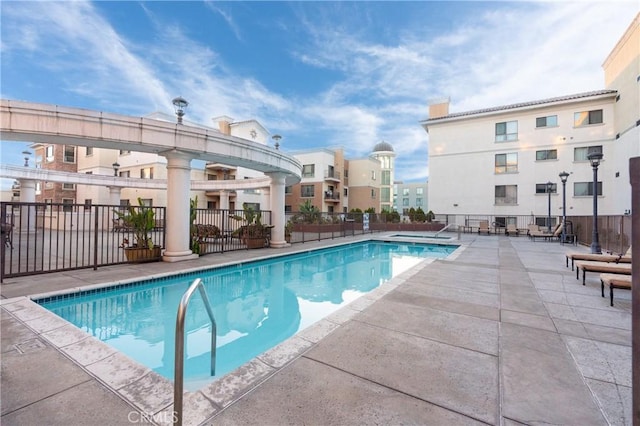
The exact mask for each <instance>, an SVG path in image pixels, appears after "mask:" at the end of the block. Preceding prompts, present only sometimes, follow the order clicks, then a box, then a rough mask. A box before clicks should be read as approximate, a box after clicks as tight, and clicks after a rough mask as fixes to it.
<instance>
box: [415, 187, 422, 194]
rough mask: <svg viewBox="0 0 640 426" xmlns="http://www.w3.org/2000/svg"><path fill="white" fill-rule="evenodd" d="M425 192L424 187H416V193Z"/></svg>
mask: <svg viewBox="0 0 640 426" xmlns="http://www.w3.org/2000/svg"><path fill="white" fill-rule="evenodd" d="M423 194H424V188H416V195H423Z"/></svg>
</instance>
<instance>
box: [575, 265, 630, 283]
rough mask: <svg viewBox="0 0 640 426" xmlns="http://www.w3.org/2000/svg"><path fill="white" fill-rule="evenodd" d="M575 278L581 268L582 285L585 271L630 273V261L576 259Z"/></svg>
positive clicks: (578, 275)
mask: <svg viewBox="0 0 640 426" xmlns="http://www.w3.org/2000/svg"><path fill="white" fill-rule="evenodd" d="M575 265H576V279H577V280H578V279H580V270H581V269H582V285H585V275H586V274H587V272H604V273H609V274H622V275H631V264H630V263H607V262H594V261H590V260H578V261H577V262H576V263H575Z"/></svg>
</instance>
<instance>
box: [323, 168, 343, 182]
mask: <svg viewBox="0 0 640 426" xmlns="http://www.w3.org/2000/svg"><path fill="white" fill-rule="evenodd" d="M324 180H328V181H332V182H340V172H336V171H335V170H325V172H324Z"/></svg>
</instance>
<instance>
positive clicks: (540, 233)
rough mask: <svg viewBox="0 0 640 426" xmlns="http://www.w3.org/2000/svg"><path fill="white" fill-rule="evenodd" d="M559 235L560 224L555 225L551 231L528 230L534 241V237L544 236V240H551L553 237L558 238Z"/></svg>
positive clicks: (560, 233)
mask: <svg viewBox="0 0 640 426" xmlns="http://www.w3.org/2000/svg"><path fill="white" fill-rule="evenodd" d="M560 235H562V224H559V225H556V227H555V229H554V230H553V232H548V231H546V230H544V231H537V232H536V231H531V232H529V237H530V238H531V239H532V240H533V241H535V240H536V238H544V239H545V240H548V241H551V240H553V239H554V238H558V239H559V238H560Z"/></svg>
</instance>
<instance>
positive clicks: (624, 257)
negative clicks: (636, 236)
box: [566, 247, 631, 271]
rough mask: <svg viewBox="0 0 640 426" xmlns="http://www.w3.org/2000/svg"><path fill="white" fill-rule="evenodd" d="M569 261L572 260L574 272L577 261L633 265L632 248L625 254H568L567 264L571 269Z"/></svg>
mask: <svg viewBox="0 0 640 426" xmlns="http://www.w3.org/2000/svg"><path fill="white" fill-rule="evenodd" d="M569 259H571V270H572V271H573V263H574V261H576V260H593V261H596V262H614V263H631V247H629V250H627V251H626V253H624V254H614V253H602V254H595V253H567V255H566V263H567V268H568V267H569Z"/></svg>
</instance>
